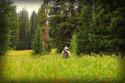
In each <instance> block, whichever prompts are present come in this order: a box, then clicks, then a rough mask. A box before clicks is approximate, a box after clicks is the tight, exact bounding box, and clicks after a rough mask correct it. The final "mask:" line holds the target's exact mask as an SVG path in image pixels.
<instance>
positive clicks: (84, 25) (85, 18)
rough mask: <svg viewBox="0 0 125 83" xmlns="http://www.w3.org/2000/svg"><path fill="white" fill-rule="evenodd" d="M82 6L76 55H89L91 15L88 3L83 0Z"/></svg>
mask: <svg viewBox="0 0 125 83" xmlns="http://www.w3.org/2000/svg"><path fill="white" fill-rule="evenodd" d="M83 3H84V6H83V8H82V11H81V15H80V17H79V28H80V29H79V32H78V37H77V38H78V39H77V40H78V41H77V43H78V44H77V45H78V52H77V53H78V54H80V53H87V54H88V53H90V52H91V43H90V40H89V35H90V30H91V28H92V25H93V23H92V14H91V9H90V2H89V1H87V0H84V2H83Z"/></svg>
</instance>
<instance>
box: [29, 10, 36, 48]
mask: <svg viewBox="0 0 125 83" xmlns="http://www.w3.org/2000/svg"><path fill="white" fill-rule="evenodd" d="M37 24H38V23H37V14H36V12H35V11H33V13H32V15H31V18H30V25H31V28H30V49H32V42H33V38H34V36H35V31H36V29H37Z"/></svg>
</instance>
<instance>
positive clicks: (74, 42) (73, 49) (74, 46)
mask: <svg viewBox="0 0 125 83" xmlns="http://www.w3.org/2000/svg"><path fill="white" fill-rule="evenodd" d="M77 46H78V45H77V34H76V33H74V34H73V36H72V39H71V44H70V49H71V52H72V53H74V54H77Z"/></svg>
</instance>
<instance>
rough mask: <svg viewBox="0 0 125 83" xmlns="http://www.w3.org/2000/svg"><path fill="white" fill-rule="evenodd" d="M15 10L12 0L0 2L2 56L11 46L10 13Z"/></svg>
mask: <svg viewBox="0 0 125 83" xmlns="http://www.w3.org/2000/svg"><path fill="white" fill-rule="evenodd" d="M12 10H13V6H12V2H11V1H10V0H4V1H3V0H2V1H0V55H2V54H4V53H5V52H6V51H7V49H8V46H9V30H10V28H9V27H10V25H11V24H10V21H11V20H10V16H11V15H10V13H11V12H12Z"/></svg>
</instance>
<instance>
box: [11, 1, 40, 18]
mask: <svg viewBox="0 0 125 83" xmlns="http://www.w3.org/2000/svg"><path fill="white" fill-rule="evenodd" d="M12 1H13V2H14V5H16V7H17V8H16V11H17V13H19V12H20V11H21V10H22V9H23V8H25V9H26V10H27V11H28V14H29V16H31V14H32V12H33V11H35V12H36V13H37V12H38V10H39V8H40V6H41V3H42V1H41V0H12Z"/></svg>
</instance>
